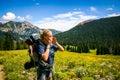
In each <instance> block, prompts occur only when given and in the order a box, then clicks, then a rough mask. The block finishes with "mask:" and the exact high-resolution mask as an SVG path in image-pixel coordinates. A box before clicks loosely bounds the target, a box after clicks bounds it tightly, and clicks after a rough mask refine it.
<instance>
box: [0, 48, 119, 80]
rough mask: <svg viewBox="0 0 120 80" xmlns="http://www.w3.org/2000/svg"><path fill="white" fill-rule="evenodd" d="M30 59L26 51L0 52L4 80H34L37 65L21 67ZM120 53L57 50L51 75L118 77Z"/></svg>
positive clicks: (89, 79) (58, 79)
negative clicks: (104, 53) (115, 54)
mask: <svg viewBox="0 0 120 80" xmlns="http://www.w3.org/2000/svg"><path fill="white" fill-rule="evenodd" d="M26 61H29V56H28V53H27V50H13V51H0V65H3V66H4V69H3V71H4V73H5V75H4V78H5V80H35V79H36V75H37V74H36V68H37V67H36V68H31V69H30V70H25V69H24V63H25V62H26ZM119 75H120V56H113V55H95V50H91V51H90V53H89V54H84V53H82V54H78V53H74V52H68V51H64V52H59V51H58V52H57V53H56V55H55V64H54V71H53V76H54V78H55V80H81V79H82V80H119V79H120V76H119Z"/></svg>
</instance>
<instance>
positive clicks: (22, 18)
mask: <svg viewBox="0 0 120 80" xmlns="http://www.w3.org/2000/svg"><path fill="white" fill-rule="evenodd" d="M17 19H18V20H20V21H25V18H24V17H21V16H18V17H17Z"/></svg>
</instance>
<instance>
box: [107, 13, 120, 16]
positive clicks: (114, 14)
mask: <svg viewBox="0 0 120 80" xmlns="http://www.w3.org/2000/svg"><path fill="white" fill-rule="evenodd" d="M114 16H120V14H116V13H113V14H108V15H107V17H114Z"/></svg>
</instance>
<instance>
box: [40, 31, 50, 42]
mask: <svg viewBox="0 0 120 80" xmlns="http://www.w3.org/2000/svg"><path fill="white" fill-rule="evenodd" d="M50 32H51V31H50V30H49V29H44V30H43V31H40V39H41V40H43V38H44V36H47V35H48V34H49V33H50ZM51 33H52V32H51Z"/></svg>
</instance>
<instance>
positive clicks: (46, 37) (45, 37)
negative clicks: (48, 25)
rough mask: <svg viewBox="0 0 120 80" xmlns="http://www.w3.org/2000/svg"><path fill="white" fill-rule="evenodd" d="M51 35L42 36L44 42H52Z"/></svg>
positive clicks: (49, 33)
mask: <svg viewBox="0 0 120 80" xmlns="http://www.w3.org/2000/svg"><path fill="white" fill-rule="evenodd" d="M52 39H53V35H52V32H48V34H47V35H46V36H44V40H45V41H47V42H48V43H50V42H52Z"/></svg>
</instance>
